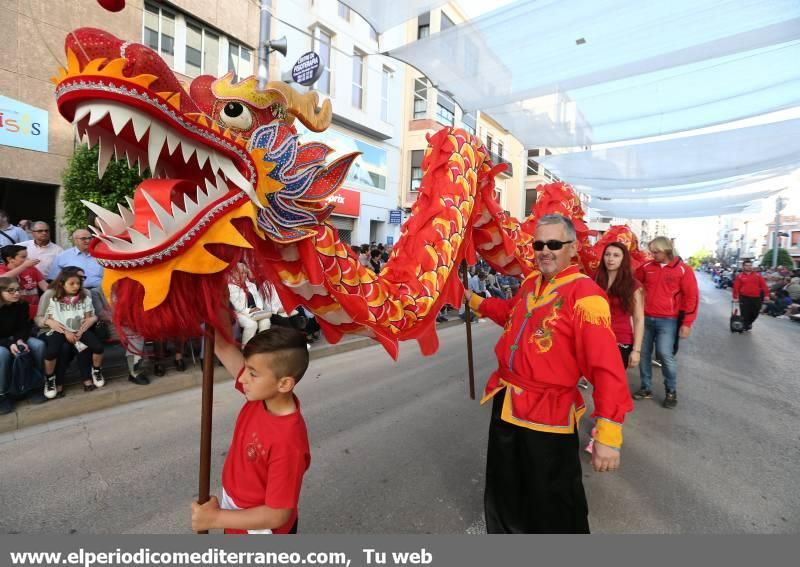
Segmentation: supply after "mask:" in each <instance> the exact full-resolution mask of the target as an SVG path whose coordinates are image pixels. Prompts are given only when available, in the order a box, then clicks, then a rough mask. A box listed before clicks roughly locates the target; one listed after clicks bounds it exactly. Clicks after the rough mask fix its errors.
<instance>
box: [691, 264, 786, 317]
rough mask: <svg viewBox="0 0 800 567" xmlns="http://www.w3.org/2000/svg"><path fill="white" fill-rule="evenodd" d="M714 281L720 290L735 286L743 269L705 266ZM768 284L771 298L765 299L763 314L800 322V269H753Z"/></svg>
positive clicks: (782, 267) (784, 267) (780, 267)
mask: <svg viewBox="0 0 800 567" xmlns="http://www.w3.org/2000/svg"><path fill="white" fill-rule="evenodd" d="M704 269H705V270H706V271H707V272H708V273H710V274H711V278H712V281H713V282H714V284H715V285H716V286H717V287H718V288H720V289H726V288H730V287H732V286H733V282H734V281H735V280H736V277H737V276H738V275H739V274H740V273H741V269H739V268H736V267H735V266H712V265H705V266H704ZM753 270H754V271H756V272H758V273H760V274H761V276H762V277H763V278H764V280H765V281H766V283H767V287H768V289H769V296H768V297H766V296H765V297H763V298H762V299H763V304H762V308H761V309H762V312H763V313H765V314H766V315H770V316H772V317H778V318H783V319H793V320H795V321H800V268H787V267H786V266H777V267H775V268H771V267H759V268H753Z"/></svg>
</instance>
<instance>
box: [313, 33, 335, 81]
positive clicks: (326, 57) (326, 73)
mask: <svg viewBox="0 0 800 567" xmlns="http://www.w3.org/2000/svg"><path fill="white" fill-rule="evenodd" d="M314 41H315V43H316V49H315V51H316V52H317V54H318V55H319V60H320V64H321V65H322V67H323V69H324V70H323V71H322V75H321V76H320V78H319V81H317V90H318V91H319V92H321V93H324V94H326V95H329V96H330V94H331V43H332V42H333V38H332V36H331V34H329V33H328V32H326V31H324V30H321V29H319V28H317V31H316V33H315V34H314Z"/></svg>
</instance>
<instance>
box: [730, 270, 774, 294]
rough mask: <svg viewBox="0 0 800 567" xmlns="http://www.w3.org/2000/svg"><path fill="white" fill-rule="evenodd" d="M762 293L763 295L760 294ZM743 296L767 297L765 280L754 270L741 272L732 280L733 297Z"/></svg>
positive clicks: (767, 289)
mask: <svg viewBox="0 0 800 567" xmlns="http://www.w3.org/2000/svg"><path fill="white" fill-rule="evenodd" d="M762 293H763V295H762ZM740 295H742V296H744V297H761V298H763V297H769V287H767V282H766V281H765V280H764V278H763V277H761V274H758V273H756V272H742V273H741V274H739V275H738V276H736V279H735V280H733V299H734V300H737V299H739V296H740Z"/></svg>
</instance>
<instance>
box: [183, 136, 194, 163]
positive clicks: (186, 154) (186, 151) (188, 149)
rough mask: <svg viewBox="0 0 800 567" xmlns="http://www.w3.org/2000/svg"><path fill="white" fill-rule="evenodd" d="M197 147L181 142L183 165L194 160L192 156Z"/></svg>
mask: <svg viewBox="0 0 800 567" xmlns="http://www.w3.org/2000/svg"><path fill="white" fill-rule="evenodd" d="M195 149H196V148H195V147H194V146H193V145H192V144H190V143H189V142H187V141H185V140H184V141H182V142H181V155H182V156H183V163H189V160H190V159H192V155H193V154H194V151H195Z"/></svg>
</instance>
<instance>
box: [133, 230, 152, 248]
mask: <svg viewBox="0 0 800 567" xmlns="http://www.w3.org/2000/svg"><path fill="white" fill-rule="evenodd" d="M150 224H151V225H152V224H153V223H150ZM128 236H130V238H131V242H130V247H131V248H132V249H134V250H136V249H138V250H147V249H148V248H150V247H151V246H152V242H151V241H150V239H149V238H147V237H146V236H145V235H144V234H142V233H141V232H139V231H138V230H135V229H132V228H129V229H128Z"/></svg>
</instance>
